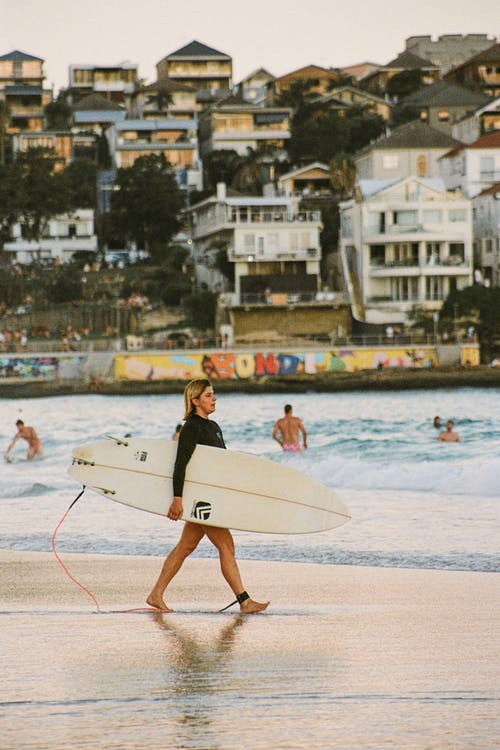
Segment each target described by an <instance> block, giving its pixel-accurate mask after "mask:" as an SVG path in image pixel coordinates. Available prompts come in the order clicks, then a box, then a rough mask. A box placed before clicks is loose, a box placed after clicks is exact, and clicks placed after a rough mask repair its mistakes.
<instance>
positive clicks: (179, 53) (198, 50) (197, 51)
mask: <svg viewBox="0 0 500 750" xmlns="http://www.w3.org/2000/svg"><path fill="white" fill-rule="evenodd" d="M175 57H224V58H227V59H228V60H230V59H231V58H230V56H229V55H226V54H225V52H219V51H218V50H216V49H213V48H212V47H207V45H206V44H203V43H202V42H198V41H197V40H196V39H193V41H192V42H189V44H186V45H185V46H184V47H181V48H180V49H178V50H176V51H175V52H172V53H171V54H170V55H167V58H168V59H169V60H170V59H172V58H175Z"/></svg>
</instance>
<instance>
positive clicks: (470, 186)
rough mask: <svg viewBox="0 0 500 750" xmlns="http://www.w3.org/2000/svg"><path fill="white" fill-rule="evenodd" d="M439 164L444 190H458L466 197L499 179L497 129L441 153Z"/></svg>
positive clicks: (499, 159) (499, 140)
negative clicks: (471, 141) (472, 141)
mask: <svg viewBox="0 0 500 750" xmlns="http://www.w3.org/2000/svg"><path fill="white" fill-rule="evenodd" d="M439 168H440V175H441V177H442V178H443V180H444V183H445V185H446V188H447V190H461V191H462V192H463V193H464V194H465V195H466V196H467V197H468V198H474V196H476V195H479V193H481V192H482V191H483V190H485V189H486V188H488V187H491V186H492V185H494V184H495V183H497V182H499V181H500V130H494V131H493V132H492V133H487V134H486V135H482V136H481V137H480V138H478V139H477V141H474V143H463V144H461V145H460V146H457V147H456V148H453V149H452V150H451V151H448V152H447V153H446V154H443V156H441V157H440V159H439Z"/></svg>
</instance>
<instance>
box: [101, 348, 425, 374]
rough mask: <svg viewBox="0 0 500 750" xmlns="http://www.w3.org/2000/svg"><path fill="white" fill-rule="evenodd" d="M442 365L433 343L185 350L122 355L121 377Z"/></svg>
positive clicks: (117, 362)
mask: <svg viewBox="0 0 500 750" xmlns="http://www.w3.org/2000/svg"><path fill="white" fill-rule="evenodd" d="M435 364H438V360H437V353H436V349H435V348H434V347H425V348H422V349H405V348H403V347H402V348H401V349H398V348H390V349H384V348H380V349H376V348H374V349H337V350H328V351H322V352H317V351H316V352H308V351H306V352H288V351H287V352H280V351H279V350H278V351H264V352H231V351H224V352H221V351H217V352H206V353H197V352H189V353H186V354H183V353H180V352H175V353H170V354H163V353H162V354H155V353H149V354H148V353H144V354H142V353H141V354H139V353H137V354H117V355H116V358H115V378H116V379H117V380H167V379H172V378H174V379H177V380H190V379H192V378H199V377H203V376H207V377H210V378H212V379H214V380H216V379H218V378H220V379H247V378H262V377H273V376H277V375H279V376H280V377H283V376H284V375H285V376H286V375H297V374H301V373H305V374H308V375H314V374H315V373H322V372H331V371H333V370H338V371H340V370H344V371H346V372H355V371H356V370H366V369H383V368H384V367H432V366H433V365H435Z"/></svg>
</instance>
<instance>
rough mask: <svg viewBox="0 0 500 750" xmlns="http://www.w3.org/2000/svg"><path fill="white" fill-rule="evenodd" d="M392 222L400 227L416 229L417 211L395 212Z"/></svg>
mask: <svg viewBox="0 0 500 750" xmlns="http://www.w3.org/2000/svg"><path fill="white" fill-rule="evenodd" d="M392 221H393V224H397V225H398V226H400V227H416V226H417V212H416V211H393V212H392Z"/></svg>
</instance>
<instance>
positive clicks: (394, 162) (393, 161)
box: [382, 154, 399, 169]
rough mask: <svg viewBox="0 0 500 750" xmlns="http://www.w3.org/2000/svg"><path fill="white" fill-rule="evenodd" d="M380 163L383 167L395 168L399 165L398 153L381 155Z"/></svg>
mask: <svg viewBox="0 0 500 750" xmlns="http://www.w3.org/2000/svg"><path fill="white" fill-rule="evenodd" d="M382 165H383V167H384V169H397V168H398V167H399V155H398V154H384V155H383V157H382Z"/></svg>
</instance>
